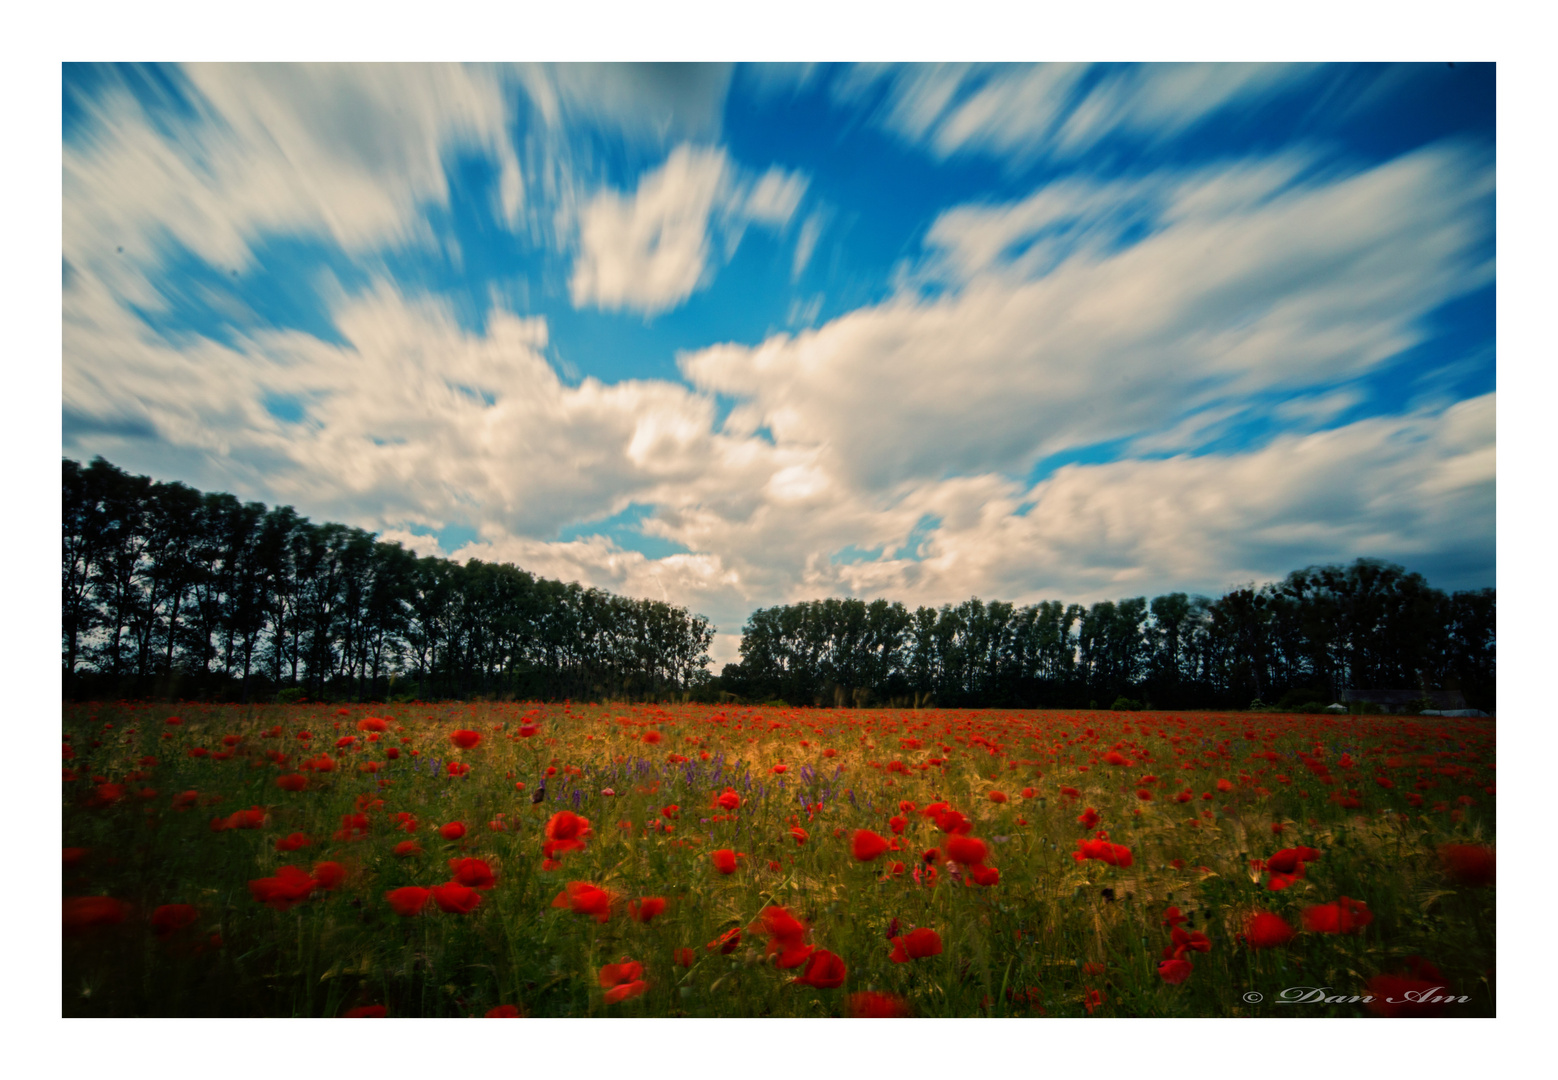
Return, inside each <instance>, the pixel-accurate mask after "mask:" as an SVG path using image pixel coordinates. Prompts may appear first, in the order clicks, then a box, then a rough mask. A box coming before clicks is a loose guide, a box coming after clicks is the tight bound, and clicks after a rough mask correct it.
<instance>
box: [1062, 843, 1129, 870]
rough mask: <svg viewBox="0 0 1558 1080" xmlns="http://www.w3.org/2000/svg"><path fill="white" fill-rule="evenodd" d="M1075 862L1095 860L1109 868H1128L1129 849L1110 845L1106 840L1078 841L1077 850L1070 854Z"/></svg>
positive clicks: (1118, 845) (1121, 845)
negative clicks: (1106, 864) (1107, 865)
mask: <svg viewBox="0 0 1558 1080" xmlns="http://www.w3.org/2000/svg"><path fill="white" fill-rule="evenodd" d="M1071 857H1072V858H1073V859H1075V860H1076V861H1077V862H1082V861H1084V860H1086V859H1097V860H1098V861H1099V862H1104V863H1108V864H1109V865H1110V866H1130V865H1131V849H1130V848H1128V847H1126V846H1125V845H1124V844H1111V843H1110V842H1109V841H1107V840H1078V841H1077V850H1076V851H1073V852H1072V853H1071Z"/></svg>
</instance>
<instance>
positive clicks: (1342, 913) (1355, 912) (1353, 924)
mask: <svg viewBox="0 0 1558 1080" xmlns="http://www.w3.org/2000/svg"><path fill="white" fill-rule="evenodd" d="M1373 921H1374V913H1373V912H1372V911H1370V910H1369V906H1368V905H1367V904H1365V903H1364V902H1363V901H1362V900H1349V899H1347V897H1345V896H1341V897H1337V899H1336V900H1335V901H1333V902H1332V903H1329V904H1318V905H1316V906H1315V907H1312V908H1305V909H1304V929H1305V930H1311V931H1314V932H1315V933H1319V934H1350V933H1353V932H1354V931H1356V930H1362V929H1363V928H1364V927H1365V926H1367V925H1369V923H1371V922H1373Z"/></svg>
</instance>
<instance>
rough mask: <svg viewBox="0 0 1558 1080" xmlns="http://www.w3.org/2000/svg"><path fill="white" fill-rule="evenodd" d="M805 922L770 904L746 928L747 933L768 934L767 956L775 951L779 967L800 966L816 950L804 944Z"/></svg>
mask: <svg viewBox="0 0 1558 1080" xmlns="http://www.w3.org/2000/svg"><path fill="white" fill-rule="evenodd" d="M806 929H807V928H806V924H805V923H803V922H802V921H801V920H800V919H797V918H796V917H795V916H794V915H793V914H791V913H790V912H789V911H788V910H787V909H785V908H782V907H779V906H777V905H770V906H769V907H766V908H764V909H763V910H762V912H761V913H760V914H759V915H758V919H757V922H754V923H753V924H752V925H751V926H749V927H748V928H747V932H748V933H754V934H755V933H763V934H767V935H768V951H767V954H766V955H768V956H773V955H775V954H776V953H777V954H778V956H779V960H778V966H779V967H781V968H795V967H800V966H801V965H802V964H803V963H805V962H806V960H807V959H808V958H809V957H810V956H811V954H812V953H813V952H815V951H816V947H815V946H812V945H807V944H806V941H805V939H806Z"/></svg>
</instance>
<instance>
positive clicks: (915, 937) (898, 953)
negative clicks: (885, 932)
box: [888, 926, 941, 964]
mask: <svg viewBox="0 0 1558 1080" xmlns="http://www.w3.org/2000/svg"><path fill="white" fill-rule="evenodd" d="M892 942H893V951H892V955H891V956H889V957H888V959H889V960H891V961H892V962H893V963H895V964H907V963H908V962H909V961H910V960H923V959H925V958H926V957H927V956H939V955H940V954H941V935H940V934H938V933H936V931H934V930H932V929H930V928H929V927H925V926H922V927H920V928H918V929H917V930H911V931H910V932H909V933H908V934H905V935H904V936H903V937H895V938H893V939H892Z"/></svg>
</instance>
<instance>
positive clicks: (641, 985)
mask: <svg viewBox="0 0 1558 1080" xmlns="http://www.w3.org/2000/svg"><path fill="white" fill-rule="evenodd" d="M648 989H649V984H648V983H646V982H644V981H643V980H642V979H640V980H637V981H635V982H630V983H623V984H622V985H621V986H614V987H612V988H611V989H610V990H607V991H606V1004H607V1005H615V1004H616V1003H617V1002H619V1001H627V1000H628V999H629V998H636V997H638V996H639V995H640V994H642V993H643V992H644V991H645V990H648Z"/></svg>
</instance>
